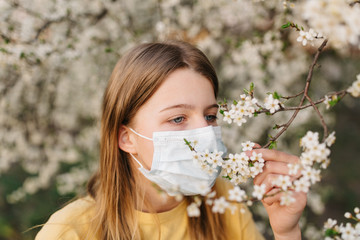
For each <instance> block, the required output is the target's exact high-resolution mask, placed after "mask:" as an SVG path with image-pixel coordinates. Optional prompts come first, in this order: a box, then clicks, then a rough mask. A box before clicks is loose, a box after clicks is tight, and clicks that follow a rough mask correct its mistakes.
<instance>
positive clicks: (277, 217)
mask: <svg viewBox="0 0 360 240" xmlns="http://www.w3.org/2000/svg"><path fill="white" fill-rule="evenodd" d="M252 151H255V152H256V153H262V157H263V158H264V160H265V166H264V169H263V172H262V173H260V174H259V175H257V176H256V177H255V179H254V184H256V185H261V184H263V183H264V184H266V193H265V194H266V195H271V194H274V193H276V192H278V191H280V188H278V187H274V186H273V184H272V182H273V181H274V180H275V179H277V178H278V177H279V176H280V175H288V176H290V178H291V181H293V180H295V179H296V178H298V177H299V176H300V175H297V176H291V175H289V168H288V166H287V164H289V163H297V162H299V158H298V157H297V156H294V155H290V154H287V153H284V152H280V151H276V150H269V149H254V150H252ZM292 192H293V195H292V197H294V198H295V199H296V201H295V202H293V203H291V204H290V205H289V206H285V205H280V197H281V196H282V195H283V194H284V193H279V194H276V195H274V196H272V197H267V198H265V199H263V200H262V203H263V205H264V207H265V209H266V211H267V213H268V215H269V220H270V225H271V228H272V230H273V232H274V236H275V239H277V240H279V239H291V240H295V239H301V231H300V227H299V224H298V223H299V219H300V216H301V214H302V212H303V210H304V208H305V205H306V193H304V192H295V191H292Z"/></svg>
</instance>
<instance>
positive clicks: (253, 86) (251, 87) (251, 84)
mask: <svg viewBox="0 0 360 240" xmlns="http://www.w3.org/2000/svg"><path fill="white" fill-rule="evenodd" d="M254 88H255V85H254V83H253V82H252V83H250V92H252V91H254Z"/></svg>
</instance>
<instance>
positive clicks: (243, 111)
mask: <svg viewBox="0 0 360 240" xmlns="http://www.w3.org/2000/svg"><path fill="white" fill-rule="evenodd" d="M256 103H257V99H256V98H254V97H252V96H250V95H246V94H241V95H240V100H239V101H234V102H233V104H231V107H230V110H227V109H226V108H223V109H221V110H222V111H221V112H222V113H223V115H224V118H223V120H224V121H225V122H227V123H229V124H230V123H232V122H234V123H237V125H239V126H241V125H242V124H243V123H246V122H247V120H246V117H248V118H251V117H253V116H254V112H255V108H256Z"/></svg>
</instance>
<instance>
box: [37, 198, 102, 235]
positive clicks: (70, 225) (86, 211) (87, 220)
mask: <svg viewBox="0 0 360 240" xmlns="http://www.w3.org/2000/svg"><path fill="white" fill-rule="evenodd" d="M94 206H95V201H94V200H93V199H92V198H91V197H89V196H87V197H84V198H80V199H78V200H75V201H73V202H72V203H69V204H68V205H66V206H65V207H63V208H62V209H60V210H58V211H57V212H55V213H54V214H52V215H51V216H50V218H49V220H48V221H47V222H46V223H45V224H44V226H43V227H42V229H41V230H40V231H39V233H38V234H37V235H36V237H35V240H45V239H46V240H52V239H54V240H67V239H74V240H78V239H79V240H80V239H86V237H87V236H88V235H89V234H91V232H90V231H89V229H90V225H91V219H92V218H93V216H94V209H95V208H94ZM88 239H94V238H93V237H91V236H88Z"/></svg>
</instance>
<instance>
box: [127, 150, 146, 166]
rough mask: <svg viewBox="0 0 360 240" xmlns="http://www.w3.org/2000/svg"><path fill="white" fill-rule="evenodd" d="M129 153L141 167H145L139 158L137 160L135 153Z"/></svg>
mask: <svg viewBox="0 0 360 240" xmlns="http://www.w3.org/2000/svg"><path fill="white" fill-rule="evenodd" d="M129 154H130V155H131V157H132V158H133V159H134V160H135V161H136V162H137V163H138V164H139V165H140V167H141V168H144V167H143V165H142V164H141V163H140V162H139V160H137V159H136V157H134V155H132V154H131V153H129Z"/></svg>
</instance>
